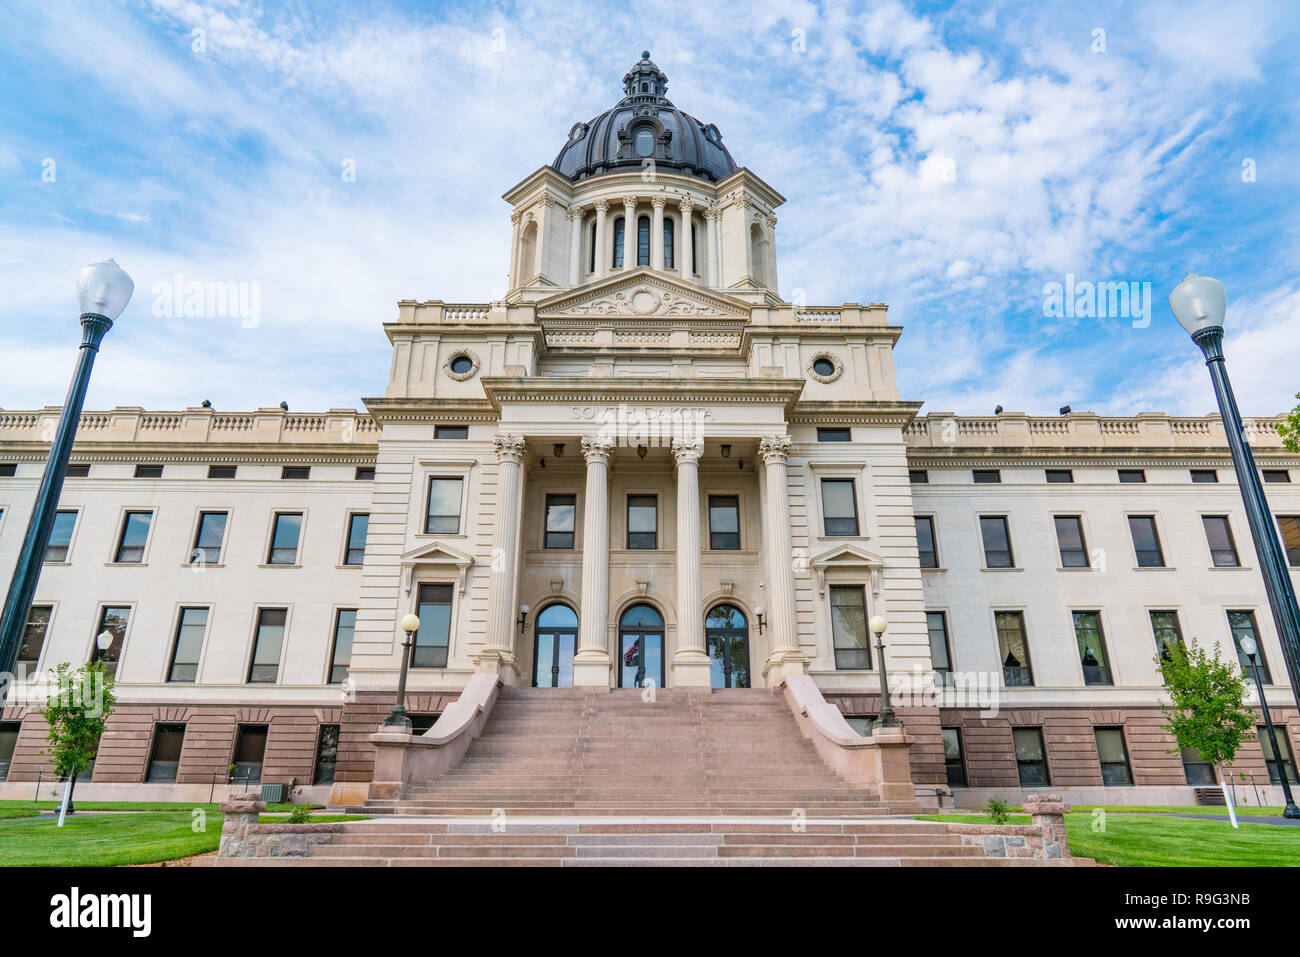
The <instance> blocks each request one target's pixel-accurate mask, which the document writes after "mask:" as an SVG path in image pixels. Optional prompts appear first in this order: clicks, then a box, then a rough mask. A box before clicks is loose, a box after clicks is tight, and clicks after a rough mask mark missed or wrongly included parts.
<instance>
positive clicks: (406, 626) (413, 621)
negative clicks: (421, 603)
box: [401, 615, 420, 631]
mask: <svg viewBox="0 0 1300 957" xmlns="http://www.w3.org/2000/svg"><path fill="white" fill-rule="evenodd" d="M401 626H402V631H419V630H420V616H419V615H406V616H404V617H403V618H402V621H401Z"/></svg>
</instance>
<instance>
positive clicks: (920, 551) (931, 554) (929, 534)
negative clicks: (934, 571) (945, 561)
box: [916, 515, 939, 568]
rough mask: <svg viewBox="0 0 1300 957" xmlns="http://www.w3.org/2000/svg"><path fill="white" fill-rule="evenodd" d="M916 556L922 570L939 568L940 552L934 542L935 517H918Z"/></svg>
mask: <svg viewBox="0 0 1300 957" xmlns="http://www.w3.org/2000/svg"><path fill="white" fill-rule="evenodd" d="M916 554H917V555H918V556H919V557H920V559H921V567H922V568H938V567H939V550H938V547H937V546H936V544H935V541H934V516H932V515H918V516H916Z"/></svg>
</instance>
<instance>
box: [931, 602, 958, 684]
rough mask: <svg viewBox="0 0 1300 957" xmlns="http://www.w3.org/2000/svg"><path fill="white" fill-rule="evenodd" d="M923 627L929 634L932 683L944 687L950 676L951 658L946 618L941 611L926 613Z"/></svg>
mask: <svg viewBox="0 0 1300 957" xmlns="http://www.w3.org/2000/svg"><path fill="white" fill-rule="evenodd" d="M925 627H926V630H927V631H928V632H929V633H930V665H931V667H932V668H933V669H934V683H935V684H937V685H939V684H942V685H946V684H948V683H949V680H948V679H949V676H950V675H951V674H952V656H951V655H950V654H949V650H948V616H947V615H945V614H944V613H943V612H941V611H927V612H926V613H925Z"/></svg>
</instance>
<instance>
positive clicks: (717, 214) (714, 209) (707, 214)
mask: <svg viewBox="0 0 1300 957" xmlns="http://www.w3.org/2000/svg"><path fill="white" fill-rule="evenodd" d="M704 218H705V219H711V220H713V222H715V223H716V222H717V221H718V220H720V219H721V218H722V207H721V206H717V205H714V206H710V207H708V208H707V209H706V210H705V211H704Z"/></svg>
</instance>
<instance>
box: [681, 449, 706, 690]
mask: <svg viewBox="0 0 1300 957" xmlns="http://www.w3.org/2000/svg"><path fill="white" fill-rule="evenodd" d="M703 453H704V440H703V439H701V438H698V437H696V438H692V439H689V440H687V441H682V440H681V439H673V458H674V459H676V460H677V651H676V652H675V653H674V654H673V684H674V685H676V686H678V687H697V688H707V687H708V686H709V670H710V669H709V656H708V653H707V652H706V651H705V649H704V598H703V588H702V586H701V585H700V456H701V455H702V454H703Z"/></svg>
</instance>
